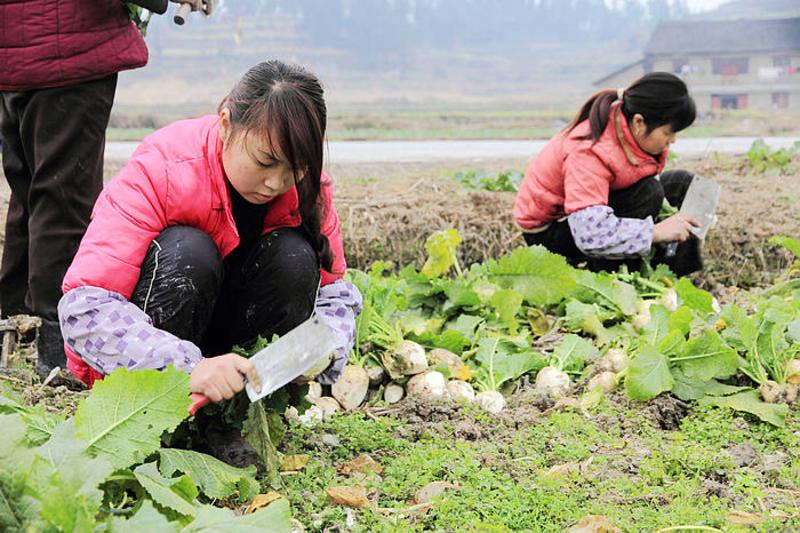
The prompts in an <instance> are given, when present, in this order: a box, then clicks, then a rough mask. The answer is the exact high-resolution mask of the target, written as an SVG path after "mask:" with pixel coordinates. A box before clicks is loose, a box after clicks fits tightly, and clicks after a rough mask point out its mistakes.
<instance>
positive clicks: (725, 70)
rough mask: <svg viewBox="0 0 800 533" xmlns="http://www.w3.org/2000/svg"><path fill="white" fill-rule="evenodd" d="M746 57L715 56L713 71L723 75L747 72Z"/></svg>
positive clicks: (712, 64) (712, 65)
mask: <svg viewBox="0 0 800 533" xmlns="http://www.w3.org/2000/svg"><path fill="white" fill-rule="evenodd" d="M747 65H748V61H747V58H746V57H725V58H721V57H715V58H714V59H712V60H711V69H712V73H714V74H718V75H722V76H738V75H739V74H747Z"/></svg>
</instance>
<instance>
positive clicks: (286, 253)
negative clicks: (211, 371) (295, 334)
mask: <svg viewBox="0 0 800 533" xmlns="http://www.w3.org/2000/svg"><path fill="white" fill-rule="evenodd" d="M318 284H319V263H318V260H317V255H316V253H315V252H314V249H313V248H312V246H311V244H310V243H309V241H308V239H307V238H306V237H305V234H304V233H303V231H302V230H301V229H298V228H281V229H278V230H275V231H272V232H270V233H268V234H266V235H263V236H261V237H260V238H259V239H258V240H257V241H256V242H255V244H253V245H252V246H251V247H250V249H243V250H239V249H237V250H235V251H234V252H233V253H232V254H231V255H230V256H229V257H228V258H226V260H225V261H223V260H222V259H221V258H220V254H219V251H218V249H217V246H216V245H215V244H214V241H213V240H212V239H211V237H209V236H208V235H207V234H205V233H203V232H202V231H200V230H198V229H196V228H192V227H188V226H173V227H171V228H167V229H166V230H164V231H163V232H162V233H161V234H160V235H159V236H158V237H156V239H155V240H154V241H153V243H152V244H151V246H150V248H149V249H148V251H147V255H146V257H145V260H144V263H143V264H142V273H141V276H140V278H139V281H138V283H137V285H136V288H135V289H134V291H133V294H132V296H131V299H130V301H131V302H133V303H134V304H136V305H137V306H138V307H140V308H141V309H143V310H144V311H145V312H146V313H147V314H148V315H149V316H150V318H152V319H153V325H155V326H156V327H158V328H160V329H163V330H165V331H168V332H170V333H172V334H173V335H175V336H177V337H179V338H181V339H184V340H189V341H192V342H193V343H195V344H196V345H198V346H199V347H200V349H201V351H202V352H203V355H204V356H206V357H211V356H215V355H220V354H224V353H228V352H230V350H231V348H232V347H233V346H234V345H239V346H249V345H250V344H252V343H253V342H254V341H255V340H256V338H257V337H258V336H259V335H261V336H263V337H265V338H267V339H269V338H271V337H272V335H273V334H278V335H283V334H285V333H286V332H288V331H290V330H291V329H293V328H294V327H295V326H297V325H299V324H300V323H301V322H303V321H304V320H306V319H307V318H308V317H309V316H310V315H311V312H312V311H313V310H314V304H315V301H316V294H317V286H318Z"/></svg>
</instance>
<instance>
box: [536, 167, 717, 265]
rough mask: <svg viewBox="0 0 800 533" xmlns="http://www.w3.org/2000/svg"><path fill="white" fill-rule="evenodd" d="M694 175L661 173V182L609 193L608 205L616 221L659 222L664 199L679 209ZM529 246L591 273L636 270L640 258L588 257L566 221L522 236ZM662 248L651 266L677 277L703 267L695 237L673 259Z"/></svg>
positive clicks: (650, 180) (641, 183)
mask: <svg viewBox="0 0 800 533" xmlns="http://www.w3.org/2000/svg"><path fill="white" fill-rule="evenodd" d="M693 178H694V176H693V174H692V173H690V172H687V171H685V170H670V171H667V172H664V173H662V174H661V177H660V179H657V178H656V177H655V176H651V177H648V178H645V179H642V180H640V181H638V182H637V183H635V184H634V185H632V186H630V187H628V188H627V189H621V190H617V191H611V193H610V194H609V197H608V205H609V207H611V208H612V209H613V210H614V214H615V215H616V216H617V217H619V218H639V219H645V218H647V217H652V218H653V220H654V221H657V220H658V214H659V212H660V211H661V205H662V204H663V201H664V198H666V199H667V201H669V203H670V205H672V206H673V207H680V205H681V204H682V203H683V198H684V197H685V196H686V191H687V190H688V189H689V184H691V182H692V179H693ZM524 237H525V241H526V242H527V243H528V245H534V244H540V245H542V246H544V247H545V248H547V249H548V250H550V251H551V252H555V253H558V254H561V255H563V256H564V257H566V258H567V260H568V261H569V262H570V263H572V264H577V263H581V262H583V261H586V262H587V266H588V267H589V268H590V269H591V270H594V271H600V270H606V271H609V272H611V271H614V270H618V269H619V268H620V267H621V266H622V265H627V266H628V268H629V269H630V270H638V268H639V266H640V264H641V260H640V259H619V260H613V259H598V258H591V257H587V256H586V255H585V254H584V253H583V252H581V251H580V250H579V249H578V247H577V246H576V245H575V239H574V238H573V236H572V232H571V231H570V229H569V223H568V222H567V221H566V220H562V221H560V222H553V223H552V224H551V225H550V227H548V228H547V229H546V230H545V231H543V232H541V233H526V234H524ZM664 254H665V250H664V248H663V247H657V248H656V254H655V256H654V257H653V260H652V264H654V265H655V264H660V263H664V264H666V265H667V266H669V267H670V268H671V269H672V271H673V272H675V273H676V274H678V275H679V276H684V275H686V274H690V273H691V272H695V271H697V270H700V269H702V268H703V261H702V257H701V255H700V241H699V240H698V239H697V238H695V237H694V236H692V237H690V239H689V240H688V241H686V242H684V243H681V244H680V245H678V249H677V252H676V254H675V255H674V256H673V257H666V256H665V255H664Z"/></svg>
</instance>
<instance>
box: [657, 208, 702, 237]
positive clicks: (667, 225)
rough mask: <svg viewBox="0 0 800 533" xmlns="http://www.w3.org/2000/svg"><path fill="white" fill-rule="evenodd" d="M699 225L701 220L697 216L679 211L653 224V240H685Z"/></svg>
mask: <svg viewBox="0 0 800 533" xmlns="http://www.w3.org/2000/svg"><path fill="white" fill-rule="evenodd" d="M697 227H700V222H699V221H698V220H697V219H696V218H694V217H690V216H687V215H683V214H681V213H677V214H675V215H672V216H671V217H669V218H668V219H666V220H662V221H661V222H659V223H658V224H656V225H655V226H653V242H683V241H685V240H686V239H688V238H689V236H690V235H691V234H692V231H691V230H692V228H697Z"/></svg>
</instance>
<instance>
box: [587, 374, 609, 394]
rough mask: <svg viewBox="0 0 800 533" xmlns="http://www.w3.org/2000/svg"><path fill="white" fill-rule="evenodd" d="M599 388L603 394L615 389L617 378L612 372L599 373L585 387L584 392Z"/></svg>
mask: <svg viewBox="0 0 800 533" xmlns="http://www.w3.org/2000/svg"><path fill="white" fill-rule="evenodd" d="M598 387H600V388H601V389H602V390H603V392H611V391H613V390H614V389H615V388H616V387H617V376H616V374H614V373H613V372H600V373H599V374H597V375H596V376H594V377H593V378H592V379H590V380H589V384H588V385H587V386H586V390H590V391H591V390H594V389H596V388H598Z"/></svg>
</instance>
